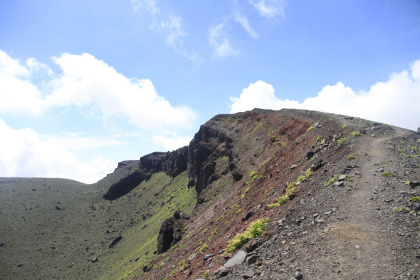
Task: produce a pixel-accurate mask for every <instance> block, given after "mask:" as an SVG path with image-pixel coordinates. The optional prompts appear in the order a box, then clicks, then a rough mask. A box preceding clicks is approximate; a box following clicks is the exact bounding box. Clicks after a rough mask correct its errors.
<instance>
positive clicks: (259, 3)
mask: <svg viewBox="0 0 420 280" xmlns="http://www.w3.org/2000/svg"><path fill="white" fill-rule="evenodd" d="M249 2H250V3H251V4H252V6H254V8H255V9H256V10H257V11H258V13H259V14H260V15H261V16H262V17H265V18H267V19H272V18H275V17H277V16H280V17H281V18H285V16H286V14H285V3H284V1H283V0H250V1H249Z"/></svg>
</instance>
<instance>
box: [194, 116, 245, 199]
mask: <svg viewBox="0 0 420 280" xmlns="http://www.w3.org/2000/svg"><path fill="white" fill-rule="evenodd" d="M217 120H218V118H217V117H215V118H214V119H212V120H210V121H209V122H207V123H206V124H204V125H202V126H201V127H200V130H199V131H198V132H197V133H196V134H195V136H194V139H193V140H192V141H191V143H190V146H189V150H188V176H189V179H190V181H189V183H188V185H189V186H195V189H196V191H197V195H200V194H201V192H202V191H203V189H205V188H206V186H207V185H209V184H210V183H211V182H213V181H215V180H217V179H218V178H219V177H220V176H221V175H224V174H226V173H227V172H228V171H229V170H228V169H227V168H225V169H224V170H220V172H216V161H217V159H219V158H222V157H228V158H229V162H230V163H231V162H232V151H231V148H232V146H231V143H232V139H231V138H230V137H229V136H228V134H227V133H226V131H223V130H221V129H217V127H216V126H217V124H218V121H217ZM225 167H228V168H229V169H230V170H233V168H234V165H233V164H228V165H227V166H225ZM238 177H240V176H238Z"/></svg>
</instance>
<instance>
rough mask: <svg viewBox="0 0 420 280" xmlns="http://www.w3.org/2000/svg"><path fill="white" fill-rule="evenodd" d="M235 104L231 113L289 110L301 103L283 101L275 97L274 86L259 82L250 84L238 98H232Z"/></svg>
mask: <svg viewBox="0 0 420 280" xmlns="http://www.w3.org/2000/svg"><path fill="white" fill-rule="evenodd" d="M230 100H231V101H232V102H233V103H232V105H231V110H230V112H231V113H236V112H243V111H247V110H251V109H253V108H266V109H268V108H270V109H277V108H279V109H280V108H288V107H296V106H297V105H298V104H299V102H297V101H292V100H288V99H286V100H281V99H279V98H277V97H276V96H275V95H274V88H273V86H272V85H270V84H268V83H266V82H263V81H257V82H255V83H253V84H250V85H249V87H248V88H244V89H243V90H242V93H241V95H240V96H239V98H238V97H231V98H230Z"/></svg>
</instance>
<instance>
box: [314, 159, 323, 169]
mask: <svg viewBox="0 0 420 280" xmlns="http://www.w3.org/2000/svg"><path fill="white" fill-rule="evenodd" d="M323 165H324V161H323V160H322V159H321V160H318V161H317V162H316V163H314V164H312V165H311V171H312V172H315V171H317V170H318V169H320V168H321V167H322V166H323Z"/></svg>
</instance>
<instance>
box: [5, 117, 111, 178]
mask: <svg viewBox="0 0 420 280" xmlns="http://www.w3.org/2000/svg"><path fill="white" fill-rule="evenodd" d="M0 135H2V137H0V174H1V176H5V177H19V176H25V177H35V176H36V177H59V178H60V177H61V178H69V179H74V180H77V181H81V182H84V183H94V182H96V181H98V180H99V179H101V178H102V177H104V174H107V173H109V172H110V171H112V170H113V168H114V167H115V163H111V162H110V161H108V160H105V159H104V158H102V157H101V156H97V157H96V158H94V159H92V160H91V161H90V162H83V161H80V160H79V159H78V157H77V156H76V155H75V154H74V153H72V152H70V151H69V150H68V149H66V148H65V146H64V145H63V144H62V142H61V141H59V140H58V139H56V138H54V137H43V136H42V135H39V134H38V133H37V132H36V131H35V130H33V129H29V128H26V129H19V130H16V129H13V128H10V127H9V126H8V125H7V124H6V123H5V122H4V121H3V120H1V119H0Z"/></svg>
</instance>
